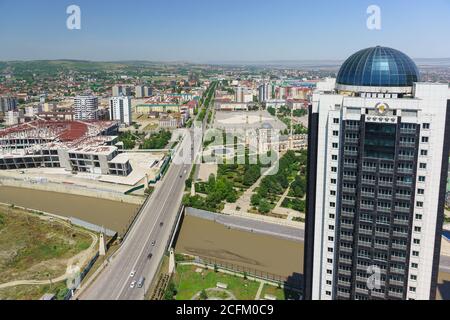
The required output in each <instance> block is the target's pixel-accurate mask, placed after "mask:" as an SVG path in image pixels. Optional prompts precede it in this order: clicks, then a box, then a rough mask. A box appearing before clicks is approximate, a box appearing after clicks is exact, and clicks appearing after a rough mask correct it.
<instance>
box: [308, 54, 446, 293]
mask: <svg viewBox="0 0 450 320" xmlns="http://www.w3.org/2000/svg"><path fill="white" fill-rule="evenodd" d="M448 97H450V95H449V88H448V85H447V84H436V83H421V82H419V72H418V70H417V67H416V65H415V64H414V62H413V61H412V60H411V59H410V58H409V57H408V56H406V55H405V54H403V53H401V52H399V51H397V50H394V49H390V48H385V47H374V48H368V49H365V50H361V51H359V52H357V53H355V54H354V55H352V56H351V57H350V58H349V59H348V60H347V61H345V63H344V64H343V65H342V67H341V69H340V71H339V73H338V76H337V79H336V81H335V84H334V83H333V81H328V82H326V83H322V84H319V85H318V89H317V90H316V91H315V92H314V94H313V103H312V106H311V107H310V113H309V127H310V133H309V147H308V148H309V159H308V169H309V173H308V195H307V212H308V213H307V217H306V231H305V260H304V278H305V281H304V297H305V299H321V300H328V299H359V300H363V299H434V298H435V295H436V283H437V277H438V271H439V258H440V246H441V231H442V224H443V218H444V200H445V188H446V179H447V168H448V155H449V145H450V101H449V100H448Z"/></svg>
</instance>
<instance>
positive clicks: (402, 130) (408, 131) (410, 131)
mask: <svg viewBox="0 0 450 320" xmlns="http://www.w3.org/2000/svg"><path fill="white" fill-rule="evenodd" d="M400 133H402V134H416V129H410V128H400Z"/></svg>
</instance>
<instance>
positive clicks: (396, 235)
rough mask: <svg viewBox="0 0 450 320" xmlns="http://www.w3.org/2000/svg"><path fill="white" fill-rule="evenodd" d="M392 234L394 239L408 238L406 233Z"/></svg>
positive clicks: (396, 232) (395, 232)
mask: <svg viewBox="0 0 450 320" xmlns="http://www.w3.org/2000/svg"><path fill="white" fill-rule="evenodd" d="M392 234H393V236H394V237H399V238H407V237H408V233H406V232H398V231H394V232H393V233H392Z"/></svg>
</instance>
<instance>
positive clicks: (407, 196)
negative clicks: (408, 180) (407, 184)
mask: <svg viewBox="0 0 450 320" xmlns="http://www.w3.org/2000/svg"><path fill="white" fill-rule="evenodd" d="M395 198H396V199H399V200H411V195H410V194H399V193H396V194H395Z"/></svg>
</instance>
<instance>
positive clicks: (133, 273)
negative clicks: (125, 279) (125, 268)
mask: <svg viewBox="0 0 450 320" xmlns="http://www.w3.org/2000/svg"><path fill="white" fill-rule="evenodd" d="M135 274H136V271H134V270H133V271H131V272H130V278H133V277H134V275H135Z"/></svg>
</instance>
